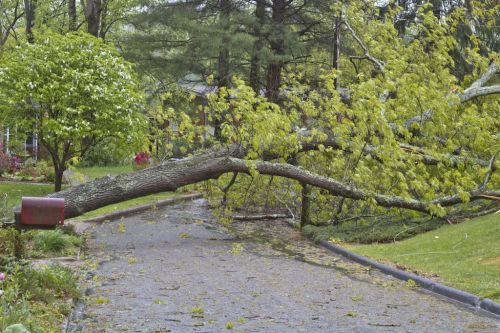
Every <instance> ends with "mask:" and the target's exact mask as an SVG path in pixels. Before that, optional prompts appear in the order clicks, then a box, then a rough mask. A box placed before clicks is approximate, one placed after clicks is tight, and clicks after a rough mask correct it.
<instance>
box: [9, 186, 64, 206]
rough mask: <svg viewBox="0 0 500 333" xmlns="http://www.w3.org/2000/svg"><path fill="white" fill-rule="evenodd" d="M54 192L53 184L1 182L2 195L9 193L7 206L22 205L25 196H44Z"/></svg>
mask: <svg viewBox="0 0 500 333" xmlns="http://www.w3.org/2000/svg"><path fill="white" fill-rule="evenodd" d="M52 192H54V185H52V184H46V185H45V184H43V185H35V184H30V183H0V195H2V194H4V193H5V194H7V207H14V206H17V205H20V204H21V197H23V196H32V197H43V196H46V195H47V194H50V193H52ZM0 199H3V198H0Z"/></svg>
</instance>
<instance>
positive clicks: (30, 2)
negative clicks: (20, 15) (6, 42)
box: [24, 0, 36, 44]
mask: <svg viewBox="0 0 500 333" xmlns="http://www.w3.org/2000/svg"><path fill="white" fill-rule="evenodd" d="M35 10H36V0H24V21H25V29H26V38H27V39H28V43H31V44H33V43H34V42H35V37H34V36H33V26H34V25H35Z"/></svg>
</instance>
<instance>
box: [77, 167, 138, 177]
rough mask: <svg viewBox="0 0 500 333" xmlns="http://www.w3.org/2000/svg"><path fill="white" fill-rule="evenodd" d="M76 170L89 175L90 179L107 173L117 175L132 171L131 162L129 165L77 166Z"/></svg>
mask: <svg viewBox="0 0 500 333" xmlns="http://www.w3.org/2000/svg"><path fill="white" fill-rule="evenodd" d="M75 171H77V172H79V173H81V174H84V175H85V176H89V178H90V179H96V178H100V177H104V176H108V175H118V174H120V173H127V172H132V171H134V170H133V168H132V164H129V165H119V166H106V167H85V168H79V167H77V168H76V170H75Z"/></svg>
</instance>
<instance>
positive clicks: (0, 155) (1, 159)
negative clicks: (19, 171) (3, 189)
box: [0, 150, 11, 176]
mask: <svg viewBox="0 0 500 333" xmlns="http://www.w3.org/2000/svg"><path fill="white" fill-rule="evenodd" d="M10 164H11V161H10V156H9V155H7V154H5V153H4V152H3V151H1V150H0V176H1V175H3V174H4V173H6V172H10V170H11V165H10Z"/></svg>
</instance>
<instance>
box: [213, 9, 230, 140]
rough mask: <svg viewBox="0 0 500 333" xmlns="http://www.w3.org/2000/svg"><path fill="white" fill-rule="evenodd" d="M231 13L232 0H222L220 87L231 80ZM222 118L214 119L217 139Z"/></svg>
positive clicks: (220, 136)
mask: <svg viewBox="0 0 500 333" xmlns="http://www.w3.org/2000/svg"><path fill="white" fill-rule="evenodd" d="M230 15H231V0H221V2H220V19H219V21H220V22H219V24H220V27H221V30H222V31H223V32H222V40H221V48H220V50H219V57H218V63H217V86H218V87H219V88H223V87H228V86H229V83H230V82H229V81H230V71H231V70H230V63H229V43H230V37H229V33H230V32H229V29H230ZM220 126H221V119H217V118H216V119H215V121H214V136H215V137H216V138H217V139H219V140H220V139H221V138H222V134H221V128H220Z"/></svg>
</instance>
